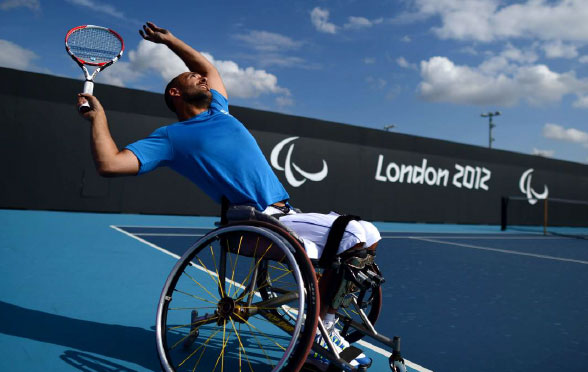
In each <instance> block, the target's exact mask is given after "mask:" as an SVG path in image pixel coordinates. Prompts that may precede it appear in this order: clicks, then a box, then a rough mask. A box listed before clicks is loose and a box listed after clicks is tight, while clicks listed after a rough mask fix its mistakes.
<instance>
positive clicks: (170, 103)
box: [164, 75, 180, 112]
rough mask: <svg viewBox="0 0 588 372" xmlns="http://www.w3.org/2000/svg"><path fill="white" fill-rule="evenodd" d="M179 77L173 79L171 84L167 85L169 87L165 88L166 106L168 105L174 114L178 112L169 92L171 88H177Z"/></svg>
mask: <svg viewBox="0 0 588 372" xmlns="http://www.w3.org/2000/svg"><path fill="white" fill-rule="evenodd" d="M179 77H180V76H179V75H178V76H176V77H175V78H173V79H171V81H170V82H169V83H167V86H166V87H165V93H164V98H165V104H166V105H167V108H169V109H170V110H171V111H172V112H176V106H174V101H173V99H172V96H171V95H170V94H169V90H170V89H171V88H176V87H177V83H178V78H179Z"/></svg>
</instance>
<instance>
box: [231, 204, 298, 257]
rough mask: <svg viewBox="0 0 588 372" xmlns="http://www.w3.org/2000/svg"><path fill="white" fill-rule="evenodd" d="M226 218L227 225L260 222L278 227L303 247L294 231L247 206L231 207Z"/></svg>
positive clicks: (271, 217) (275, 219)
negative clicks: (241, 222)
mask: <svg viewBox="0 0 588 372" xmlns="http://www.w3.org/2000/svg"><path fill="white" fill-rule="evenodd" d="M226 218H227V222H228V223H238V222H240V221H261V222H267V223H270V224H272V225H274V226H278V227H280V228H281V229H283V230H285V231H286V232H287V233H288V234H290V235H292V237H294V238H295V239H296V240H298V242H299V243H300V244H301V245H302V246H303V247H304V241H303V240H302V238H301V237H300V236H298V234H296V232H294V230H292V229H291V228H289V227H288V226H286V225H284V224H283V223H281V222H280V221H279V220H278V219H277V218H275V217H273V216H270V215H269V214H265V213H263V212H260V211H258V210H257V209H255V208H253V207H251V206H249V205H233V206H230V207H229V208H228V209H227V212H226Z"/></svg>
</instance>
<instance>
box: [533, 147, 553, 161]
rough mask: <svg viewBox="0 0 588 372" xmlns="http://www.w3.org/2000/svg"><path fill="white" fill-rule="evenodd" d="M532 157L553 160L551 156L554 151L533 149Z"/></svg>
mask: <svg viewBox="0 0 588 372" xmlns="http://www.w3.org/2000/svg"><path fill="white" fill-rule="evenodd" d="M533 155H539V156H543V157H544V158H553V155H555V151H554V150H541V149H538V148H535V147H534V148H533Z"/></svg>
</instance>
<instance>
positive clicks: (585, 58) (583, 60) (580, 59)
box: [578, 56, 588, 63]
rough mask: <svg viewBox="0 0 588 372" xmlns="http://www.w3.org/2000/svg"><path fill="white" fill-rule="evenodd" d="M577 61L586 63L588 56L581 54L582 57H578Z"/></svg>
mask: <svg viewBox="0 0 588 372" xmlns="http://www.w3.org/2000/svg"><path fill="white" fill-rule="evenodd" d="M578 62H580V63H588V56H582V57H580V58H578Z"/></svg>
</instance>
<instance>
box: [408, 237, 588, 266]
mask: <svg viewBox="0 0 588 372" xmlns="http://www.w3.org/2000/svg"><path fill="white" fill-rule="evenodd" d="M412 239H414V240H421V241H425V242H431V243H437V244H446V245H454V246H457V247H463V248H470V249H479V250H482V251H492V252H499V253H506V254H514V255H517V256H528V257H535V258H542V259H546V260H553V261H563V262H573V263H579V264H582V265H588V261H582V260H575V259H573V258H562V257H554V256H547V255H543V254H536V253H526V252H519V251H509V250H506V249H499V248H489V247H480V246H477V245H471V244H461V243H453V242H444V241H442V240H437V239H428V238H416V237H415V238H412Z"/></svg>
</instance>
